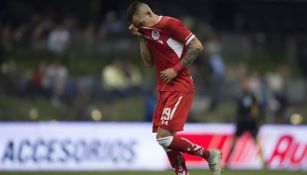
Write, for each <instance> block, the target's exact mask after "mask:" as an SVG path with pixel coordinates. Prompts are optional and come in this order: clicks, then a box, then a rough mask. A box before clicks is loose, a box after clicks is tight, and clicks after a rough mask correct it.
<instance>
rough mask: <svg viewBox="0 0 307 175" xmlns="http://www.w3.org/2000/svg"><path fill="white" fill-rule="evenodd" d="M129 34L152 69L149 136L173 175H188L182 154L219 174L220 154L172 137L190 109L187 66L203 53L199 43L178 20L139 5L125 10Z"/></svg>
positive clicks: (145, 5)
mask: <svg viewBox="0 0 307 175" xmlns="http://www.w3.org/2000/svg"><path fill="white" fill-rule="evenodd" d="M127 15H128V20H129V23H130V25H129V30H130V32H131V33H132V34H133V35H135V36H136V37H137V38H138V39H139V41H140V51H141V57H142V60H143V62H144V64H145V66H147V67H153V66H155V68H156V76H157V79H158V85H157V86H158V87H157V90H158V92H159V99H158V102H157V106H156V109H155V113H154V116H153V132H156V133H157V135H156V139H157V142H158V143H159V144H160V145H161V146H162V147H163V148H164V150H165V151H166V153H167V156H168V158H169V161H170V164H171V166H172V168H173V169H174V171H175V173H176V174H177V175H188V174H189V173H188V169H187V167H186V165H185V160H184V157H183V154H182V153H188V154H191V155H195V156H200V157H202V158H204V159H205V160H207V161H208V164H209V169H210V171H211V172H212V174H213V175H220V174H221V152H220V151H219V150H217V149H212V150H210V151H209V150H206V149H204V148H203V147H201V146H199V145H196V144H194V143H192V142H191V141H189V140H187V139H185V138H181V137H178V136H176V132H178V131H182V130H183V127H184V123H185V121H186V119H187V116H188V113H189V110H190V108H191V105H192V101H193V96H194V84H193V80H192V77H191V74H190V72H189V69H188V66H189V65H190V64H191V63H192V62H193V61H194V60H195V58H196V57H197V56H198V54H199V53H200V52H201V51H202V50H203V46H202V44H201V42H200V41H199V40H198V39H197V38H196V36H195V35H194V34H193V33H192V32H191V31H190V30H189V29H187V28H186V27H185V26H184V25H183V24H182V22H181V21H180V20H178V19H176V18H172V17H168V16H158V15H156V14H155V13H154V12H153V11H152V10H151V9H150V7H149V6H148V5H147V4H145V3H143V2H138V1H137V2H133V3H132V4H130V6H129V8H128V10H127Z"/></svg>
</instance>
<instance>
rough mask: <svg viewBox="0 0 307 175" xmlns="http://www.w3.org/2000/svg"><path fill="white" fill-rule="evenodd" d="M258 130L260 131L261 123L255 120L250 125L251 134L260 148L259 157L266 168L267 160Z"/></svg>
mask: <svg viewBox="0 0 307 175" xmlns="http://www.w3.org/2000/svg"><path fill="white" fill-rule="evenodd" d="M258 131H259V125H258V123H257V122H256V121H253V122H252V123H251V125H250V131H249V132H250V134H251V135H252V137H253V139H254V141H255V144H256V146H257V148H258V150H259V152H258V155H259V159H260V161H261V164H262V166H263V168H266V162H265V160H264V156H263V151H262V146H261V142H260V139H259V137H258Z"/></svg>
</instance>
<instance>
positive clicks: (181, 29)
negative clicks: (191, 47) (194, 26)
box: [165, 18, 195, 45]
mask: <svg viewBox="0 0 307 175" xmlns="http://www.w3.org/2000/svg"><path fill="white" fill-rule="evenodd" d="M165 30H166V31H167V32H168V33H169V35H170V36H171V37H172V38H174V39H175V40H177V41H179V42H181V43H183V44H185V45H188V44H189V43H190V41H191V40H192V39H193V38H194V37H195V36H194V34H193V33H192V32H191V31H190V30H189V29H188V28H186V27H185V26H184V25H183V23H182V22H181V21H180V20H178V19H176V18H170V19H169V20H168V21H167V24H166V27H165Z"/></svg>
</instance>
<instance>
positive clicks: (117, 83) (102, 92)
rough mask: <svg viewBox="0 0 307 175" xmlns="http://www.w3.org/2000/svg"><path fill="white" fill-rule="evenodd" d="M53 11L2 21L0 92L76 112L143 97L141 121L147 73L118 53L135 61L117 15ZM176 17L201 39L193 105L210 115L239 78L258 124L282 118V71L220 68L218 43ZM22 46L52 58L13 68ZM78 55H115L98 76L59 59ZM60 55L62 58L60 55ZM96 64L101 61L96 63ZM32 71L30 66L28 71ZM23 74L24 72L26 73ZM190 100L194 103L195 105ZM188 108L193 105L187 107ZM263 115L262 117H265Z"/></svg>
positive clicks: (200, 24)
mask: <svg viewBox="0 0 307 175" xmlns="http://www.w3.org/2000/svg"><path fill="white" fill-rule="evenodd" d="M54 13H56V12H55V11H51V12H48V13H46V12H42V13H36V14H33V15H30V16H29V20H28V21H24V22H20V21H18V22H16V21H13V20H9V19H5V20H2V21H1V27H0V34H1V36H0V37H1V40H0V53H1V54H0V66H1V71H0V79H1V85H0V90H1V92H3V93H4V94H6V95H8V94H9V95H15V96H16V95H17V96H23V97H25V98H33V97H44V98H47V99H50V100H51V102H52V104H53V105H55V106H57V105H69V106H72V107H80V106H82V105H88V104H90V103H91V102H93V101H97V100H98V101H103V102H109V101H114V100H116V99H122V98H130V97H136V96H137V97H145V98H144V104H145V105H144V107H145V114H144V115H145V116H146V118H147V120H149V119H150V117H151V115H152V112H153V109H154V107H155V102H156V97H157V94H156V92H155V91H154V88H155V81H154V74H153V73H152V72H150V71H145V72H146V73H143V72H144V70H143V69H142V68H141V67H140V66H137V64H135V62H133V61H131V60H129V59H126V58H125V56H126V55H125V53H129V52H133V53H132V55H133V56H134V57H139V54H138V49H137V41H136V40H134V39H133V38H132V37H131V36H130V34H129V32H128V30H127V22H126V18H125V16H124V12H122V11H112V10H111V11H107V12H106V13H104V15H103V17H102V19H99V20H97V19H95V18H94V19H93V20H87V21H81V20H80V19H79V18H77V17H74V16H69V15H68V16H60V19H59V18H55V17H54V16H59V15H55V14H54ZM180 19H181V20H182V21H183V22H184V23H185V25H186V26H188V27H189V28H190V29H191V30H192V31H193V32H194V33H195V34H196V35H197V36H198V38H199V39H200V40H201V41H202V42H203V44H204V46H205V51H204V52H203V53H202V54H201V55H200V56H199V58H198V59H197V60H196V61H195V63H194V64H193V65H192V66H191V72H192V74H193V75H194V77H195V78H194V79H195V83H196V93H197V97H196V101H197V100H198V99H205V101H206V102H207V103H208V105H207V107H205V105H204V106H201V107H200V109H201V110H203V109H205V110H206V112H208V113H211V112H214V111H216V110H219V106H220V105H221V103H224V102H229V101H234V97H235V96H236V94H238V93H239V91H240V81H241V80H242V79H246V78H247V79H248V89H249V91H251V92H253V93H254V94H255V95H256V96H257V98H258V101H259V103H260V106H261V107H262V108H261V109H262V114H263V116H266V121H268V122H274V120H275V119H276V118H283V119H284V120H285V121H287V120H288V119H287V117H288V116H289V111H288V107H289V105H290V102H289V99H288V86H289V77H290V73H291V72H290V69H289V67H288V66H287V65H285V64H284V65H283V64H280V65H278V66H275V67H276V68H275V69H274V70H273V69H272V70H271V71H268V72H265V73H263V72H258V71H256V70H254V69H253V67H252V66H250V65H248V64H247V63H246V62H245V61H241V62H239V63H237V64H235V65H234V64H226V62H225V59H224V57H225V55H223V44H222V40H223V38H221V37H220V35H219V34H218V32H217V31H216V30H214V28H213V27H212V26H210V25H208V24H207V23H206V22H204V21H203V20H200V19H197V18H194V17H191V16H189V15H183V16H180ZM22 49H27V50H30V51H31V52H33V53H35V52H40V51H47V52H48V53H50V54H51V55H52V58H49V59H47V60H46V59H45V58H41V59H40V60H39V61H38V62H36V63H35V65H34V66H32V67H27V68H25V69H24V68H21V67H22V66H20V65H18V62H17V61H16V60H18V59H16V58H14V56H16V54H15V53H16V52H19V51H20V50H22ZM79 50H82V51H84V52H85V53H86V55H93V54H95V53H101V52H103V53H114V52H116V53H119V54H116V56H111V57H112V58H111V59H110V61H107V63H106V64H104V65H101V69H100V72H99V73H97V72H96V73H94V72H87V73H86V74H82V75H78V74H76V73H74V72H72V71H71V70H70V65H69V64H68V63H67V62H65V58H67V57H66V55H69V54H70V53H72V52H78V51H79ZM63 55H64V56H63ZM102 59H104V58H102ZM33 67H35V68H33ZM29 70H30V71H29ZM196 103H197V102H196ZM195 109H196V108H195ZM267 116H269V117H267Z"/></svg>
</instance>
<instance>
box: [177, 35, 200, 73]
mask: <svg viewBox="0 0 307 175" xmlns="http://www.w3.org/2000/svg"><path fill="white" fill-rule="evenodd" d="M202 50H203V45H202V44H201V42H200V41H199V40H198V39H197V38H196V37H194V38H193V39H192V40H191V41H190V42H189V44H188V51H187V53H186V54H185V56H184V57H183V59H182V60H181V61H180V63H179V64H177V65H176V66H175V69H176V71H180V70H181V69H182V67H185V66H188V65H190V64H192V63H193V62H194V60H195V59H196V58H197V56H198V55H199V54H200V52H201V51H202Z"/></svg>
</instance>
